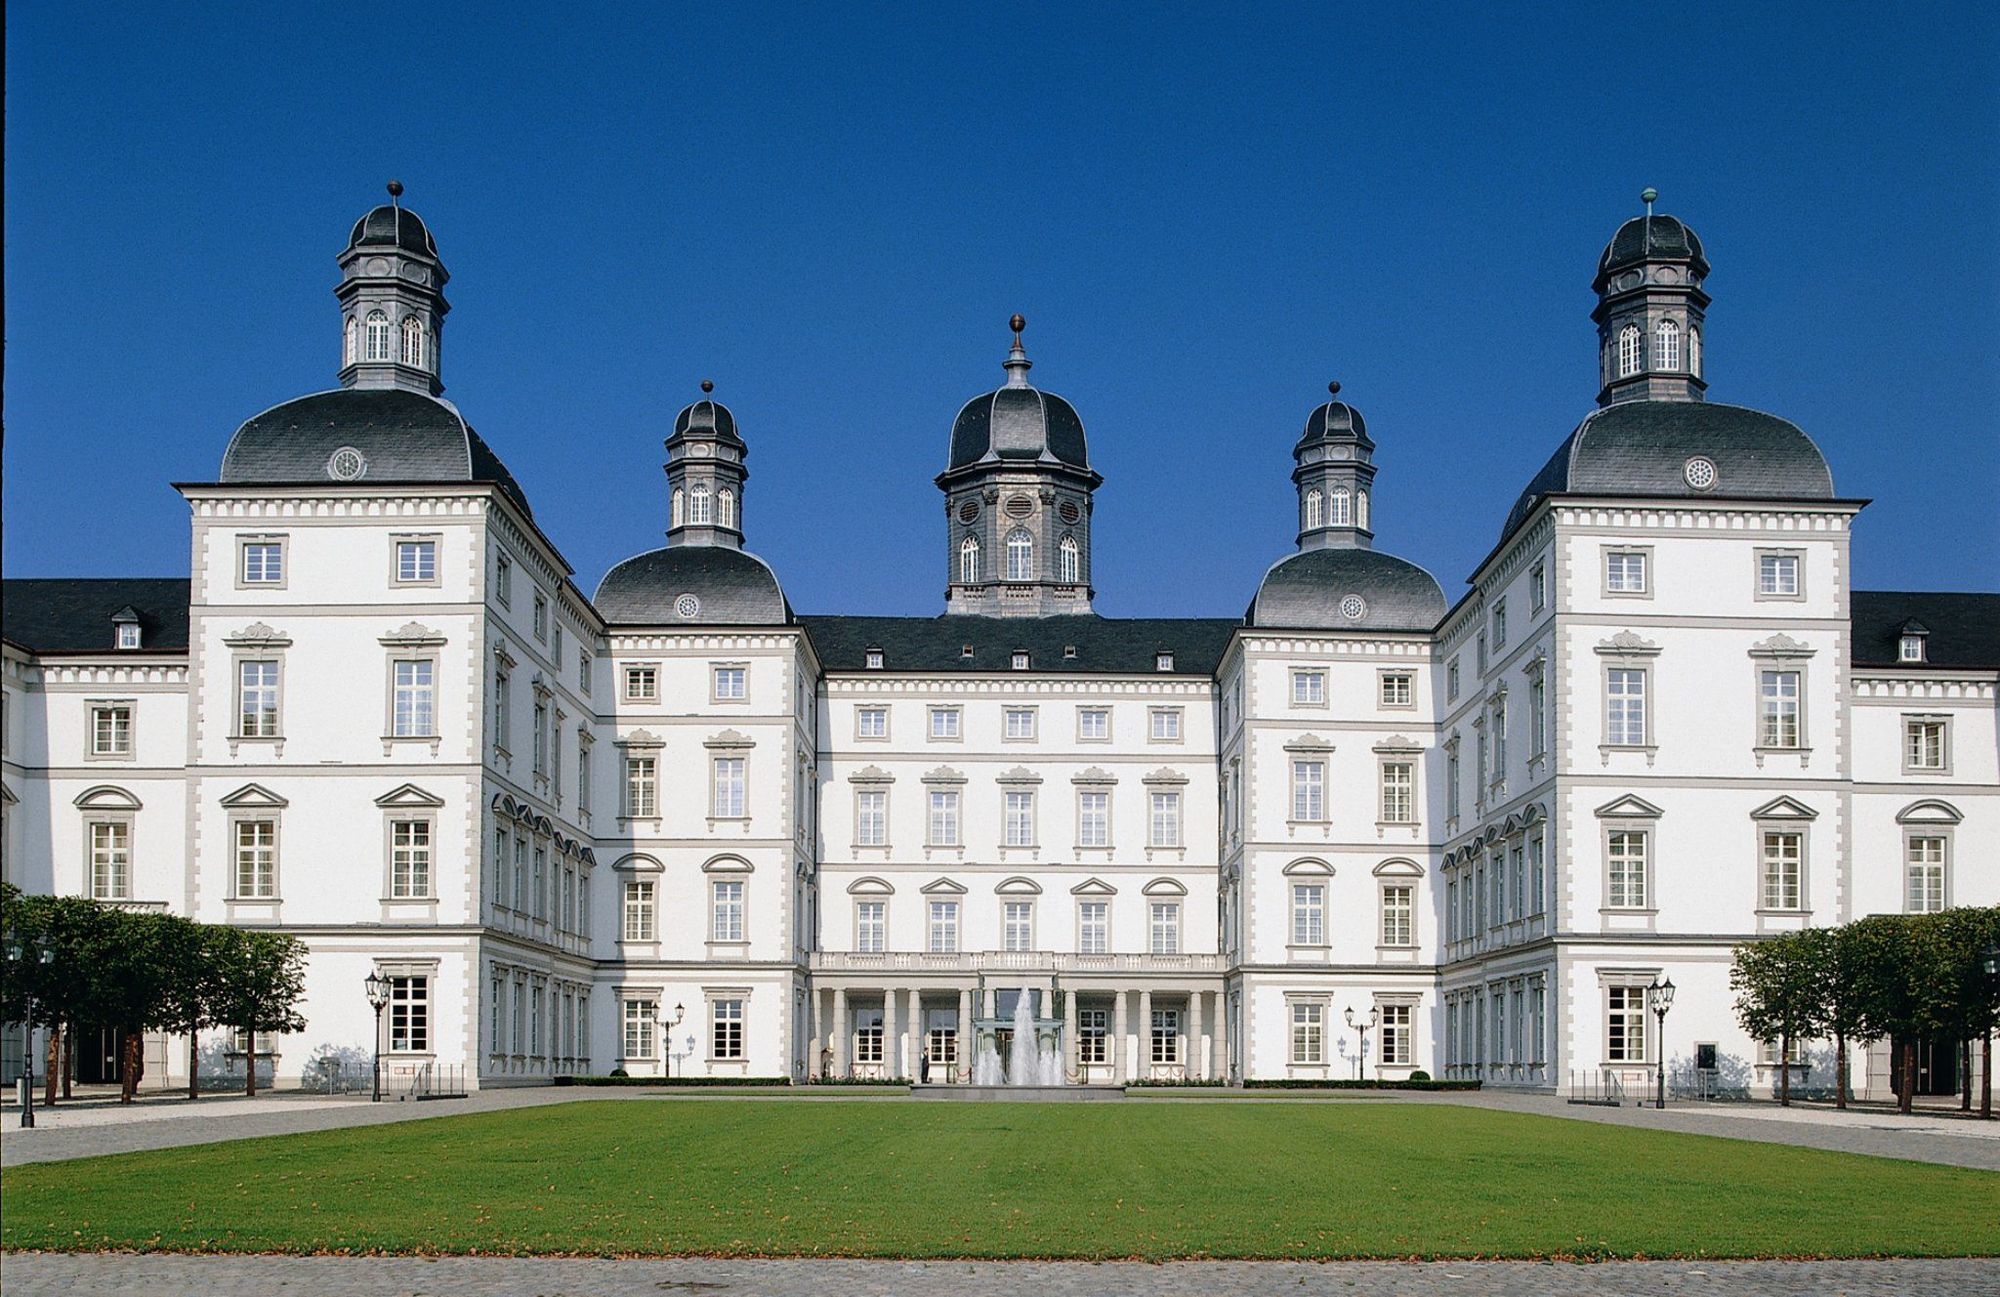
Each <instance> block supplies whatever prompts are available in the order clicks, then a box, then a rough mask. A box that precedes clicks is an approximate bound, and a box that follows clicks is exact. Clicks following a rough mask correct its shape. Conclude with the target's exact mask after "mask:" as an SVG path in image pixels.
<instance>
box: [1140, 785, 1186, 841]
mask: <svg viewBox="0 0 2000 1297" xmlns="http://www.w3.org/2000/svg"><path fill="white" fill-rule="evenodd" d="M1152 802H1153V813H1152V816H1151V819H1150V827H1149V832H1148V835H1147V838H1146V842H1147V845H1149V846H1155V847H1178V846H1179V845H1181V795H1180V794H1179V793H1166V792H1159V793H1154V794H1153V796H1152Z"/></svg>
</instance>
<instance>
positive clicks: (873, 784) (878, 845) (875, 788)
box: [847, 766, 928, 851]
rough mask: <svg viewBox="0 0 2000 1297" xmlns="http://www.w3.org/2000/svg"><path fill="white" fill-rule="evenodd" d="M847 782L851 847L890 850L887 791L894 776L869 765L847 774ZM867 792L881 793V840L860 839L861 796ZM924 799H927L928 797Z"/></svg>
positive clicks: (858, 849) (868, 849) (889, 804)
mask: <svg viewBox="0 0 2000 1297" xmlns="http://www.w3.org/2000/svg"><path fill="white" fill-rule="evenodd" d="M847 782H848V783H849V784H851V785H853V799H854V832H853V834H852V835H851V836H852V837H853V839H854V841H853V844H852V845H853V849H854V850H856V851H888V850H890V836H891V835H890V832H889V825H890V820H889V813H890V809H891V806H892V800H891V798H890V796H889V793H890V786H891V785H892V784H894V783H895V782H896V777H895V776H894V775H892V774H890V773H889V772H888V771H886V770H882V769H880V768H878V767H876V766H869V767H868V768H867V769H865V770H857V771H855V772H854V773H853V774H851V775H849V776H848V777H847ZM868 793H880V794H881V795H882V840H881V841H880V842H863V841H862V840H861V798H862V796H863V795H864V794H868ZM926 800H927V801H928V799H926Z"/></svg>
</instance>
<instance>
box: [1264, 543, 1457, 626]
mask: <svg viewBox="0 0 2000 1297" xmlns="http://www.w3.org/2000/svg"><path fill="white" fill-rule="evenodd" d="M1357 598H1358V599H1359V600H1360V601H1361V602H1360V604H1359V605H1358V606H1357V605H1355V604H1353V603H1352V602H1350V600H1351V599H1357ZM1444 614H1445V599H1444V590H1443V589H1442V588H1441V587H1440V586H1439V585H1438V583H1437V578H1436V577H1434V576H1432V575H1431V574H1430V573H1428V572H1426V571H1424V570H1423V569H1422V568H1420V567H1418V566H1417V565H1416V564H1415V563H1412V562H1410V561H1409V560H1408V559H1401V558H1397V557H1396V556H1395V555H1393V554H1384V553H1382V552H1381V551H1379V550H1372V549H1359V548H1342V547H1335V548H1329V549H1309V550H1306V551H1304V552H1303V553H1298V554H1291V555H1288V556H1286V557H1285V558H1282V559H1279V560H1278V561H1277V562H1276V563H1273V564H1272V565H1271V569H1270V570H1269V571H1268V572H1266V573H1265V574H1264V580H1263V583H1262V584H1261V585H1259V586H1258V587H1257V597H1256V598H1255V599H1253V600H1252V601H1251V603H1250V611H1249V612H1248V613H1247V614H1246V615H1245V620H1246V621H1247V622H1248V623H1249V624H1250V625H1252V626H1258V627H1290V628H1296V629H1305V630H1355V631H1422V632H1428V631H1431V630H1434V629H1436V627H1437V624H1438V623H1439V622H1441V621H1443V620H1444Z"/></svg>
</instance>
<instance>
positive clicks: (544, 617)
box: [532, 590, 549, 640]
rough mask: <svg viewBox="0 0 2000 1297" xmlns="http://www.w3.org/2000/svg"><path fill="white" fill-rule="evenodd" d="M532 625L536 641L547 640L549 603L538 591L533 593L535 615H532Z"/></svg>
mask: <svg viewBox="0 0 2000 1297" xmlns="http://www.w3.org/2000/svg"><path fill="white" fill-rule="evenodd" d="M532 624H533V626H534V630H535V638H536V639H538V640H546V639H548V637H549V601H548V599H547V597H545V596H544V595H543V594H542V592H541V591H540V590H537V591H535V613H534V621H533V623H532Z"/></svg>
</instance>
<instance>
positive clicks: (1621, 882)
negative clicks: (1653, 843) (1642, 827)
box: [1605, 829, 1646, 910]
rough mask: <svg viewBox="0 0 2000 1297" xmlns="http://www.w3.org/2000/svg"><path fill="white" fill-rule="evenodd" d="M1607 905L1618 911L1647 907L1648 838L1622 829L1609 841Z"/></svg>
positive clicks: (1607, 844)
mask: <svg viewBox="0 0 2000 1297" xmlns="http://www.w3.org/2000/svg"><path fill="white" fill-rule="evenodd" d="M1606 851H1607V855H1606V860H1607V870H1606V878H1605V904H1606V905H1608V906H1610V907H1611V908H1612V909H1617V910H1641V909H1644V908H1645V907H1646V835H1645V834H1644V833H1643V832H1640V831H1638V830H1634V829H1621V830H1620V831H1618V832H1616V833H1612V834H1609V835H1608V836H1607V839H1606Z"/></svg>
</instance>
